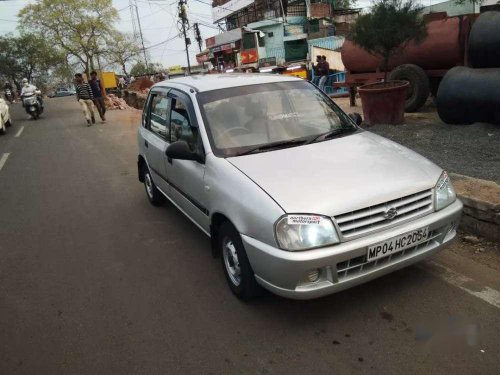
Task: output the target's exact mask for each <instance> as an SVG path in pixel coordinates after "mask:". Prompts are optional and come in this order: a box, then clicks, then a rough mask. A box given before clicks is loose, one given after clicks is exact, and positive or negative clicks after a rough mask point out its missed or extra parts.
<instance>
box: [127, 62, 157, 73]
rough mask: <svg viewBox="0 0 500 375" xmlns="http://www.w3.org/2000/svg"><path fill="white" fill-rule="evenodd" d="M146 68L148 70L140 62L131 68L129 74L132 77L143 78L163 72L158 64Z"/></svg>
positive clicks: (151, 64)
mask: <svg viewBox="0 0 500 375" xmlns="http://www.w3.org/2000/svg"><path fill="white" fill-rule="evenodd" d="M148 67H149V70H148V69H146V65H145V64H144V63H143V62H142V61H140V62H138V63H137V64H135V65H134V66H133V67H132V69H131V70H130V74H131V75H133V76H144V75H148V74H153V73H158V72H161V71H163V70H165V69H164V68H163V66H162V65H161V64H160V63H150V64H148Z"/></svg>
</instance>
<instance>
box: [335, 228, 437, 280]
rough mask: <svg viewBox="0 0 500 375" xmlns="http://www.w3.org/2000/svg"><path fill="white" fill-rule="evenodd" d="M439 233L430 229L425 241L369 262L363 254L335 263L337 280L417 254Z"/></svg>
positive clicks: (432, 242) (426, 248)
mask: <svg viewBox="0 0 500 375" xmlns="http://www.w3.org/2000/svg"><path fill="white" fill-rule="evenodd" d="M440 235H441V232H440V231H439V230H436V231H431V232H430V233H429V238H428V239H427V241H425V242H422V243H419V244H418V245H416V246H413V247H409V248H407V249H405V250H403V251H399V252H397V253H393V254H391V255H389V256H386V257H383V258H378V259H375V260H372V261H370V262H367V261H366V259H367V257H366V254H365V255H362V256H358V257H355V258H351V259H348V260H346V261H343V262H340V263H337V278H338V282H341V281H345V280H346V279H349V278H351V277H356V276H361V275H362V274H364V273H368V272H369V271H372V270H376V269H379V268H382V267H383V266H384V265H386V264H390V263H394V262H396V261H398V260H404V259H406V258H410V257H412V256H414V255H417V254H418V253H422V252H424V251H427V250H428V247H429V246H430V245H433V244H434V243H435V242H436V240H435V239H436V237H439V236H440Z"/></svg>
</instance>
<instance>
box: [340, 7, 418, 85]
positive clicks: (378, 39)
mask: <svg viewBox="0 0 500 375" xmlns="http://www.w3.org/2000/svg"><path fill="white" fill-rule="evenodd" d="M421 9H422V8H421V7H420V6H419V5H417V4H416V0H377V1H375V2H374V4H373V6H372V8H371V11H370V13H367V14H362V15H360V16H359V17H358V19H357V20H356V23H355V24H354V26H353V28H352V31H351V35H350V38H351V39H352V41H353V42H354V43H355V44H357V45H358V46H360V47H361V48H363V49H365V50H366V51H368V52H369V53H370V54H372V55H374V56H378V57H381V58H382V62H381V68H382V70H383V71H384V82H387V71H388V70H389V60H390V59H391V57H393V56H394V55H396V54H398V53H400V52H401V51H402V50H403V49H404V48H405V47H406V46H407V45H408V43H409V42H411V41H415V42H416V43H419V42H421V41H422V40H423V39H424V38H425V37H426V35H427V28H426V25H425V22H424V20H423V18H422V14H421Z"/></svg>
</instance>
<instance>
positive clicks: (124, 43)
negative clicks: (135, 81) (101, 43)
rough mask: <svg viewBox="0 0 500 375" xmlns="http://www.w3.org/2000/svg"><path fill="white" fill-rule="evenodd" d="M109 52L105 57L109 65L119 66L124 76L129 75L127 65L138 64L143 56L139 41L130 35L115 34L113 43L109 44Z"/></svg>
mask: <svg viewBox="0 0 500 375" xmlns="http://www.w3.org/2000/svg"><path fill="white" fill-rule="evenodd" d="M107 45H108V50H107V51H106V54H105V57H106V59H107V61H108V63H110V64H112V65H118V66H119V67H120V69H121V70H122V71H123V74H125V75H128V73H127V65H129V64H130V63H132V62H137V61H138V60H139V59H140V56H141V46H140V43H139V41H138V40H137V39H136V38H135V37H134V36H133V35H130V34H122V33H120V32H115V33H113V41H110V42H108V43H107Z"/></svg>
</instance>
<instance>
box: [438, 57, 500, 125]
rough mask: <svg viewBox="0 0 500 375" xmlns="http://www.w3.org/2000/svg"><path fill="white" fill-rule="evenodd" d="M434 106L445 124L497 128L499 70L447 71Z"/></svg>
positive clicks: (499, 99) (499, 85)
mask: <svg viewBox="0 0 500 375" xmlns="http://www.w3.org/2000/svg"><path fill="white" fill-rule="evenodd" d="M436 105H437V110H438V114H439V117H440V118H441V120H443V121H444V122H446V123H448V124H472V123H474V122H488V123H492V124H500V68H492V69H472V68H466V67H463V66H457V67H455V68H453V69H451V70H449V71H448V72H447V73H446V75H445V76H444V78H443V80H442V81H441V84H440V85H439V90H438V94H437V99H436Z"/></svg>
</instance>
